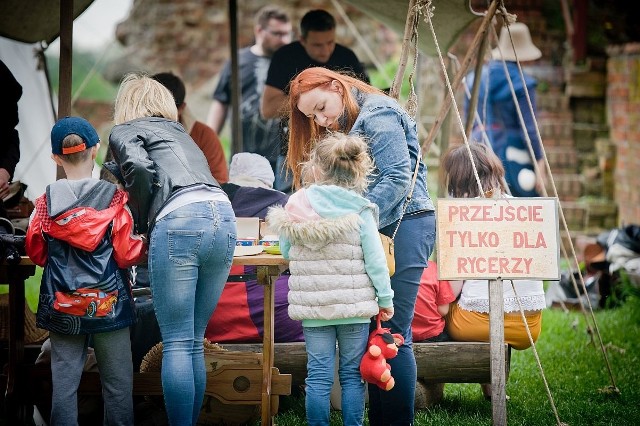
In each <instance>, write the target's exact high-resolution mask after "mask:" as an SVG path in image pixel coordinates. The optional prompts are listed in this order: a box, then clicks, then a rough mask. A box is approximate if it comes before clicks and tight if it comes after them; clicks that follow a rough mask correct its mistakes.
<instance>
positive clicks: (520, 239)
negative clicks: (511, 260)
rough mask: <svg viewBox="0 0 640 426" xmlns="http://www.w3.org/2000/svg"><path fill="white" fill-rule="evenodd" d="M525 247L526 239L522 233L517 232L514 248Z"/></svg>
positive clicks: (514, 235)
mask: <svg viewBox="0 0 640 426" xmlns="http://www.w3.org/2000/svg"><path fill="white" fill-rule="evenodd" d="M523 246H524V237H523V235H522V232H518V231H515V232H514V233H513V248H522V247H523Z"/></svg>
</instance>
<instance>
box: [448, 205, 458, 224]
mask: <svg viewBox="0 0 640 426" xmlns="http://www.w3.org/2000/svg"><path fill="white" fill-rule="evenodd" d="M457 214H458V207H456V206H449V222H453V218H454V217H455V216H457Z"/></svg>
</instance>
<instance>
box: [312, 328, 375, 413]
mask: <svg viewBox="0 0 640 426" xmlns="http://www.w3.org/2000/svg"><path fill="white" fill-rule="evenodd" d="M368 337H369V323H366V324H343V325H328V326H323V327H304V340H305V344H306V348H307V379H306V380H305V383H306V385H307V386H306V400H305V406H306V411H307V424H309V426H319V425H323V426H326V425H328V424H329V410H330V399H329V396H330V394H331V386H332V385H333V377H334V369H333V365H334V363H335V357H336V340H337V341H338V348H339V354H340V358H339V367H338V376H339V377H340V385H341V386H342V423H343V424H344V425H345V426H360V425H362V422H363V420H364V399H365V383H364V381H363V380H362V376H361V375H360V361H361V360H362V356H363V355H364V353H365V351H366V349H367V339H368Z"/></svg>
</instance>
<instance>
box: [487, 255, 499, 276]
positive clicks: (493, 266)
mask: <svg viewBox="0 0 640 426" xmlns="http://www.w3.org/2000/svg"><path fill="white" fill-rule="evenodd" d="M497 263H498V258H497V257H490V258H489V273H490V274H497V273H498V265H497Z"/></svg>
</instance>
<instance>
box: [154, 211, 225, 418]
mask: <svg viewBox="0 0 640 426" xmlns="http://www.w3.org/2000/svg"><path fill="white" fill-rule="evenodd" d="M235 245H236V220H235V215H234V213H233V210H232V209H231V204H229V203H225V202H214V201H202V202H197V203H192V204H188V205H186V206H183V207H180V208H178V209H176V210H174V211H172V212H171V213H169V214H168V215H166V216H164V217H163V218H161V219H160V220H158V221H157V222H156V224H155V226H154V228H153V231H152V233H151V239H150V242H149V276H150V278H151V292H152V295H153V303H154V309H155V312H156V317H157V318H158V325H159V326H160V332H161V334H162V341H163V345H164V348H163V351H162V373H161V374H162V389H163V394H164V401H165V407H166V411H167V416H168V418H169V424H171V425H174V426H184V425H195V424H196V421H197V420H198V415H199V414H200V408H201V406H202V400H203V398H204V390H205V386H206V381H207V377H206V370H205V363H204V348H203V344H202V341H203V339H204V331H205V328H206V327H207V322H208V321H209V318H210V317H211V314H212V313H213V310H214V309H215V307H216V305H217V303H218V299H219V298H220V294H221V293H222V289H223V288H224V284H225V282H226V280H227V276H228V275H229V269H230V268H231V262H232V260H233V250H234V247H235Z"/></svg>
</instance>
